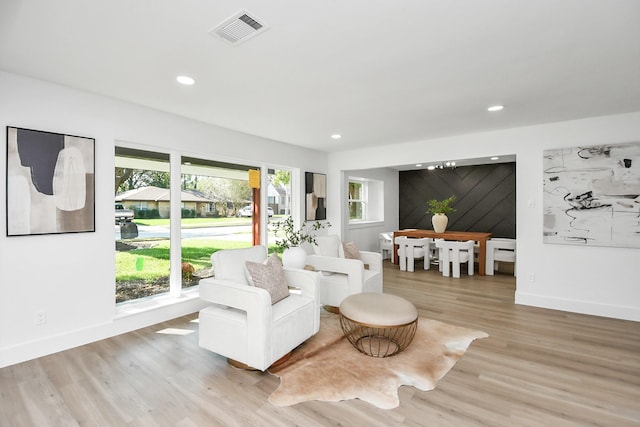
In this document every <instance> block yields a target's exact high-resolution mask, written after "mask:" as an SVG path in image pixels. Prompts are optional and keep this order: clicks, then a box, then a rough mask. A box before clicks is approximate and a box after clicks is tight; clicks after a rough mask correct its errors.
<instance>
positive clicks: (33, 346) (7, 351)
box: [0, 298, 206, 368]
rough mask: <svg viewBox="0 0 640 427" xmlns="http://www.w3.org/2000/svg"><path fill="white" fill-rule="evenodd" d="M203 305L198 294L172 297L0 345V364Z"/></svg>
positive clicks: (183, 313) (124, 330)
mask: <svg viewBox="0 0 640 427" xmlns="http://www.w3.org/2000/svg"><path fill="white" fill-rule="evenodd" d="M204 306H206V302H204V301H202V300H200V299H198V298H190V299H176V300H175V302H174V303H173V304H167V305H164V306H162V307H157V308H155V309H152V310H146V311H141V312H139V313H133V314H128V315H126V316H121V317H117V316H116V317H115V318H114V320H113V321H111V322H105V323H100V324H95V325H92V326H90V327H87V328H83V329H78V330H75V331H69V332H65V333H62V334H56V335H51V336H48V337H45V338H42V339H38V340H33V341H28V342H23V343H19V344H16V345H12V346H9V347H4V348H1V349H0V368H4V367H6V366H10V365H15V364H17V363H22V362H26V361H28V360H32V359H36V358H38V357H43V356H47V355H49V354H53V353H57V352H59V351H64V350H68V349H70V348H74V347H79V346H81V345H85V344H89V343H92V342H95V341H100V340H102V339H105V338H110V337H113V336H116V335H120V334H123V333H127V332H131V331H134V330H136V329H140V328H145V327H147V326H151V325H155V324H157V323H161V322H165V321H167V320H171V319H175V318H176V317H181V316H186V315H188V314H191V313H195V312H197V311H199V310H200V309H202V308H203V307H204Z"/></svg>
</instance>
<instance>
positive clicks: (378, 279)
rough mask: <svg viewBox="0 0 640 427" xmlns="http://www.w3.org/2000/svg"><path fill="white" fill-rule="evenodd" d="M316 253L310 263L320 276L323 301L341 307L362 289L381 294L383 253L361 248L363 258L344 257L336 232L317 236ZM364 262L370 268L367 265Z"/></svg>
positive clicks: (311, 256) (308, 260) (313, 247)
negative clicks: (343, 301) (345, 300)
mask: <svg viewBox="0 0 640 427" xmlns="http://www.w3.org/2000/svg"><path fill="white" fill-rule="evenodd" d="M315 239H316V245H314V246H312V251H313V254H310V255H308V256H307V264H308V265H310V266H312V267H313V268H314V269H315V270H316V271H321V272H322V275H321V276H320V302H321V303H322V304H323V305H325V306H328V307H340V303H341V302H342V300H343V299H345V298H346V297H347V296H349V295H353V294H359V293H363V292H377V293H382V255H381V254H380V253H378V252H369V251H359V257H360V259H349V258H345V254H344V249H343V246H342V241H341V240H340V237H339V236H337V235H329V236H317V237H316V238H315ZM365 265H366V266H367V268H365Z"/></svg>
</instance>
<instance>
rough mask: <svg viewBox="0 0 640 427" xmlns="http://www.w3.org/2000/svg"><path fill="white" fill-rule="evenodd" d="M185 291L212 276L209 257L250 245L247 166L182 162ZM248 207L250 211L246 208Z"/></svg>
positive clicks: (182, 242)
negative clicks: (218, 252)
mask: <svg viewBox="0 0 640 427" xmlns="http://www.w3.org/2000/svg"><path fill="white" fill-rule="evenodd" d="M180 169H181V202H182V204H181V207H182V209H181V212H182V218H181V236H182V237H181V242H180V243H181V269H182V287H183V288H188V287H192V286H196V285H198V283H199V281H200V279H202V278H205V277H210V276H211V275H213V271H212V269H211V254H212V253H213V252H215V251H218V250H220V249H231V248H242V247H249V246H251V245H252V227H251V223H252V213H251V212H252V211H251V209H250V207H251V203H252V200H253V199H252V191H251V188H249V181H248V172H247V171H248V170H249V169H250V167H249V166H244V165H236V164H232V163H223V162H216V161H210V160H204V159H199V158H193V157H182V160H181V167H180ZM247 207H249V209H246V208H247Z"/></svg>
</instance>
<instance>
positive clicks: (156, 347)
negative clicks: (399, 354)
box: [0, 262, 640, 427]
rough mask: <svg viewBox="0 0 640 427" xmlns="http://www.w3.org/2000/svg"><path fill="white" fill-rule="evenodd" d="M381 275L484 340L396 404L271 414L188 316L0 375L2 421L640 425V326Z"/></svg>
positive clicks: (265, 388)
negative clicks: (429, 385)
mask: <svg viewBox="0 0 640 427" xmlns="http://www.w3.org/2000/svg"><path fill="white" fill-rule="evenodd" d="M384 274H385V276H384V289H385V292H388V293H392V294H396V295H400V296H403V297H405V298H407V299H408V300H410V301H412V302H413V303H414V304H415V305H416V307H417V308H418V311H419V312H420V314H421V315H422V316H425V317H429V318H433V319H436V320H440V321H444V322H448V323H451V324H455V325H459V326H464V327H469V328H474V329H480V330H483V331H485V332H487V333H488V334H489V338H486V339H482V340H478V341H475V342H474V343H473V344H472V345H471V346H470V348H469V351H468V352H467V353H466V354H465V356H464V357H463V358H462V359H461V360H460V361H459V362H458V363H457V364H456V366H455V367H454V368H453V369H452V370H451V371H450V372H449V373H448V374H447V375H446V376H445V378H443V379H442V380H441V381H440V382H439V383H438V386H437V387H436V389H435V390H433V391H430V392H422V391H420V390H417V389H415V388H413V387H407V386H405V387H402V388H401V389H400V401H401V404H400V406H399V407H398V408H396V409H392V410H381V409H378V408H376V407H373V406H371V405H369V404H368V403H365V402H362V401H359V400H352V401H345V402H338V403H326V402H306V403H302V404H298V405H296V406H293V407H288V408H279V407H275V406H271V405H270V404H269V403H268V402H267V397H268V396H269V394H270V393H271V392H272V391H273V390H275V388H276V387H277V385H278V381H279V380H278V379H277V378H276V377H274V376H271V375H269V374H265V373H259V372H247V371H241V370H237V369H234V368H232V367H230V366H229V365H227V363H226V361H225V359H224V358H222V357H220V356H218V355H216V354H213V353H211V352H208V351H206V350H203V349H200V348H199V347H198V345H197V341H198V334H197V329H198V324H197V322H193V320H194V319H196V318H197V314H194V315H190V316H185V317H182V318H179V319H175V320H172V321H170V322H165V323H163V324H159V325H155V326H153V327H149V328H145V329H141V330H139V331H135V332H131V333H128V334H124V335H120V336H117V337H114V338H110V339H107V340H103V341H99V342H96V343H93V344H89V345H85V346H82V347H78V348H75V349H72V350H68V351H64V352H60V353H57V354H53V355H50V356H46V357H42V358H39V359H36V360H32V361H29V362H25V363H21V364H18V365H14V366H9V367H6V368H3V369H0V425H1V426H12V427H14V426H15V427H22V426H37V427H42V426H145V427H146V426H184V427H191V426H248V425H251V426H261V425H265V426H294V425H300V426H328V425H336V426H337V425H370V426H396V425H403V426H425V425H436V426H456V427H459V426H477V425H487V426H541V425H550V426H551V425H552V426H565V425H566V426H578V425H579V426H585V425H600V426H637V425H640V403H638V402H640V323H638V322H630V321H624V320H616V319H608V318H602V317H595V316H587V315H580V314H573V313H566V312H561V311H554V310H546V309H539V308H534V307H527V306H517V305H515V304H513V300H514V292H515V280H514V278H513V276H509V275H506V274H498V275H496V276H474V277H471V278H469V277H468V276H464V274H463V277H462V278H461V279H453V278H443V277H442V276H441V275H439V274H438V272H437V270H433V269H432V270H429V271H424V270H421V269H419V268H416V271H415V272H413V273H409V272H401V271H399V270H398V268H397V266H394V265H392V264H390V263H388V262H385V272H384ZM165 328H176V329H183V330H185V331H186V332H191V333H190V334H187V335H175V334H161V333H158V331H160V330H163V329H165Z"/></svg>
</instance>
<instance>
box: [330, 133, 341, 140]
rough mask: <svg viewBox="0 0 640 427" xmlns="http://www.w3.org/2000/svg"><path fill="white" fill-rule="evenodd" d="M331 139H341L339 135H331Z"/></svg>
mask: <svg viewBox="0 0 640 427" xmlns="http://www.w3.org/2000/svg"><path fill="white" fill-rule="evenodd" d="M331 138H332V139H340V138H342V135H340V134H339V133H334V134H333V135H331Z"/></svg>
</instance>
